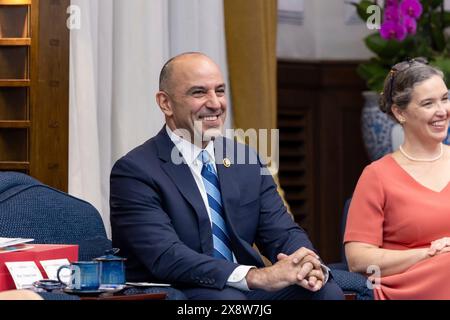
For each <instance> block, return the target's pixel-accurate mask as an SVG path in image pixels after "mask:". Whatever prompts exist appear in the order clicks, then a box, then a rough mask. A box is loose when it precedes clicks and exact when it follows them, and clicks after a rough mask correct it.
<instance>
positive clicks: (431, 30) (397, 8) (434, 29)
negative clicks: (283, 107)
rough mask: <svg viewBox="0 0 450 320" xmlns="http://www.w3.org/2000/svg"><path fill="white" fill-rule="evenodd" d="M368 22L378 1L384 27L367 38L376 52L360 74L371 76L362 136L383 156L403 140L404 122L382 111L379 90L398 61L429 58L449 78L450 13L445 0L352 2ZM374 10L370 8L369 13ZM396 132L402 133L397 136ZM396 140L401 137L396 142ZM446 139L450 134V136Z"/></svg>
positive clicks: (369, 147) (376, 155)
mask: <svg viewBox="0 0 450 320" xmlns="http://www.w3.org/2000/svg"><path fill="white" fill-rule="evenodd" d="M352 4H353V5H354V6H355V7H356V9H357V12H358V15H359V17H360V18H361V19H362V20H363V21H368V19H370V18H371V15H373V14H374V11H372V10H367V9H368V8H369V6H373V5H377V6H378V8H379V10H380V11H379V13H380V15H381V24H380V26H379V29H378V30H376V31H375V32H374V33H372V34H370V35H369V36H367V37H366V38H365V39H364V42H365V44H366V46H367V48H369V50H371V51H372V52H373V53H374V54H375V56H374V57H373V58H371V59H370V60H369V61H367V62H364V63H362V64H360V65H359V67H358V70H357V71H358V74H359V75H360V76H361V77H362V78H363V79H364V80H365V81H366V84H367V88H368V89H369V90H370V91H369V92H364V93H363V95H364V97H365V98H366V103H365V106H364V108H363V115H362V127H363V138H364V142H365V144H366V148H367V151H368V153H369V157H370V158H371V159H372V160H375V159H378V158H380V157H381V156H383V155H384V154H386V153H388V152H392V151H393V144H394V145H395V144H397V145H398V144H399V143H401V140H403V132H402V129H401V127H400V126H396V123H395V122H394V121H393V120H392V119H391V118H389V117H388V116H387V115H385V114H384V113H382V112H381V111H379V110H378V93H379V92H380V91H381V90H382V88H383V81H384V79H385V77H386V75H387V74H388V72H389V70H390V68H391V66H393V65H394V64H396V63H398V62H400V61H403V60H407V59H410V58H414V57H425V58H427V59H428V61H429V62H430V64H432V65H434V66H436V67H438V68H440V69H441V70H442V71H443V72H444V74H445V77H446V80H447V81H448V80H450V56H449V53H450V39H449V36H448V35H447V34H446V33H445V29H446V28H447V27H449V26H450V12H448V11H446V10H445V9H444V0H421V1H420V0H385V1H384V4H383V5H380V4H379V1H375V0H374V1H370V0H362V1H360V2H358V3H352ZM368 11H369V12H368ZM393 132H394V133H395V132H397V133H398V134H400V135H401V137H397V138H395V134H394V137H393ZM393 138H394V140H397V142H395V141H394V143H393ZM446 142H447V143H448V142H450V139H449V138H447V141H446Z"/></svg>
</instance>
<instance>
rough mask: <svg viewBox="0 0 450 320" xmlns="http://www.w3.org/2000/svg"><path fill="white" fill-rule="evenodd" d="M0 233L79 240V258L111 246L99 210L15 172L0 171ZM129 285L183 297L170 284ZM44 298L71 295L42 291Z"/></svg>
mask: <svg viewBox="0 0 450 320" xmlns="http://www.w3.org/2000/svg"><path fill="white" fill-rule="evenodd" d="M0 237H8V238H18V237H21V238H33V239H35V243H40V244H78V245H79V255H78V257H79V260H92V259H93V258H96V257H99V256H102V255H104V253H105V250H108V249H111V247H112V244H111V241H110V240H109V239H108V238H107V236H106V232H105V227H104V225H103V221H102V219H101V217H100V214H99V213H98V211H97V210H96V209H95V208H94V207H93V206H92V205H91V204H89V203H87V202H86V201H83V200H81V199H78V198H75V197H72V196H70V195H69V194H67V193H64V192H61V191H58V190H56V189H53V188H51V187H49V186H47V185H45V184H43V183H41V182H39V181H37V180H36V179H34V178H32V177H30V176H27V175H25V174H22V173H17V172H0ZM137 290H138V289H135V288H131V289H128V290H127V291H125V292H124V293H125V294H135V293H147V292H155V291H159V292H161V291H163V292H166V293H167V298H168V299H183V298H184V295H183V294H182V293H181V292H179V291H178V290H176V289H173V288H162V289H160V288H148V289H145V290H140V289H139V290H138V291H139V292H137ZM43 296H44V298H45V299H52V300H55V299H56V300H59V299H65V300H67V299H70V298H69V297H68V295H58V294H43Z"/></svg>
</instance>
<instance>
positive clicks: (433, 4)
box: [422, 0, 444, 9]
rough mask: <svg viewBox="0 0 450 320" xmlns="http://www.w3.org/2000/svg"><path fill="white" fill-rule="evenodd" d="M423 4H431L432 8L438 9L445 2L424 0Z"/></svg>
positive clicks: (441, 0)
mask: <svg viewBox="0 0 450 320" xmlns="http://www.w3.org/2000/svg"><path fill="white" fill-rule="evenodd" d="M422 2H430V6H431V8H433V9H436V8H437V7H439V6H440V5H441V4H442V3H443V2H444V0H431V1H429V0H423V1H422Z"/></svg>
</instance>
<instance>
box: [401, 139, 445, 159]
mask: <svg viewBox="0 0 450 320" xmlns="http://www.w3.org/2000/svg"><path fill="white" fill-rule="evenodd" d="M440 147H441V151H440V152H439V154H438V155H437V156H436V157H434V158H430V159H419V158H414V157H411V156H410V155H409V154H407V153H406V151H405V150H403V148H402V146H400V147H399V150H400V152H401V153H402V155H404V156H405V158H407V159H409V160H411V161H417V162H433V161H436V160H439V159H440V158H441V157H442V155H443V154H444V147H443V146H442V143H441V144H440Z"/></svg>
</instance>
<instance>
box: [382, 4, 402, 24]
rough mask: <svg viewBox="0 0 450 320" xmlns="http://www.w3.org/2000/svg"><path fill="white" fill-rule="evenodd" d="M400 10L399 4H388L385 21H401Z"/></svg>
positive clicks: (385, 10)
mask: <svg viewBox="0 0 450 320" xmlns="http://www.w3.org/2000/svg"><path fill="white" fill-rule="evenodd" d="M399 20H400V10H399V7H398V6H388V7H386V8H385V9H384V21H399Z"/></svg>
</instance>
